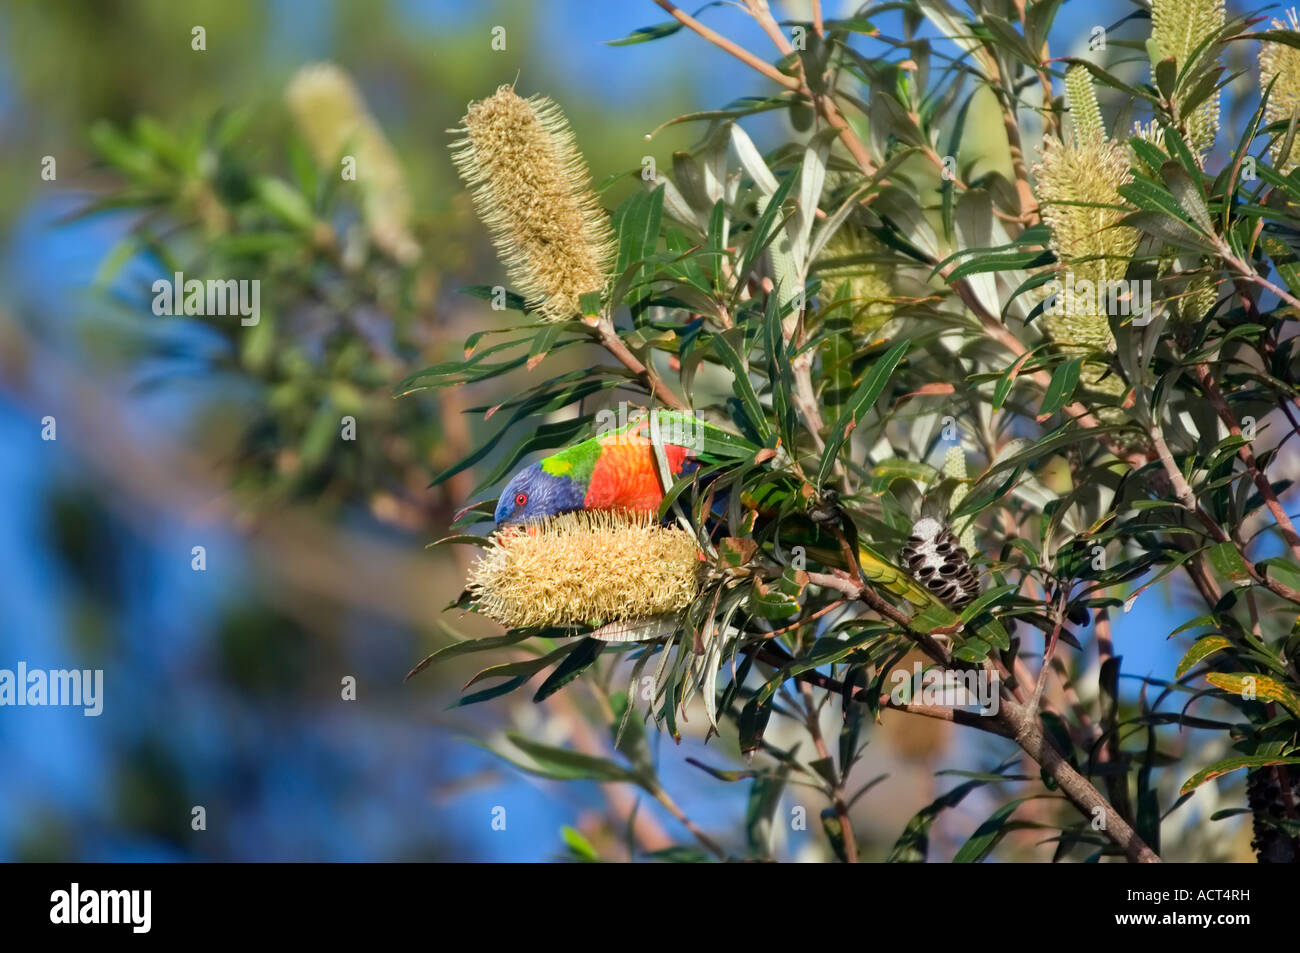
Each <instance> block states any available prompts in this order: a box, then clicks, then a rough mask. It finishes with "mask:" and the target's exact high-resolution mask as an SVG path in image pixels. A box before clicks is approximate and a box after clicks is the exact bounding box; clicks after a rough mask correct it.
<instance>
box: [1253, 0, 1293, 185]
mask: <svg viewBox="0 0 1300 953" xmlns="http://www.w3.org/2000/svg"><path fill="white" fill-rule="evenodd" d="M1287 19H1288V20H1289V21H1290V23H1283V22H1282V21H1281V20H1274V21H1273V23H1272V27H1273V29H1275V30H1300V18H1298V17H1297V16H1296V12H1295V9H1294V8H1292V9H1290V10H1288V11H1287ZM1274 77H1276V78H1277V82H1276V83H1273V79H1274ZM1269 83H1273V92H1272V93H1270V94H1269V97H1268V105H1267V106H1266V107H1265V109H1264V117H1265V118H1266V119H1267V120H1268V122H1269V123H1275V122H1283V123H1285V122H1290V121H1291V117H1292V116H1294V115H1296V113H1297V112H1300V50H1298V49H1296V48H1295V47H1294V46H1287V45H1286V44H1285V43H1269V42H1264V43H1261V44H1260V48H1259V89H1260V92H1261V93H1262V92H1263V91H1264V90H1266V89H1268V84H1269ZM1285 138H1286V137H1285V134H1283V135H1281V136H1279V141H1278V142H1277V143H1276V144H1274V146H1273V161H1274V162H1275V163H1276V162H1278V160H1279V159H1281V160H1282V161H1281V164H1280V165H1278V171H1279V172H1281V173H1282V174H1283V175H1289V174H1290V173H1291V171H1292V170H1293V169H1295V168H1296V167H1297V166H1300V145H1295V144H1292V146H1291V152H1290V155H1288V156H1286V157H1285V158H1283V157H1281V156H1280V155H1279V152H1280V149H1281V146H1282V143H1283V141H1285Z"/></svg>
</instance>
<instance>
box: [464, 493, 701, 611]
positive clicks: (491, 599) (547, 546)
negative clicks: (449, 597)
mask: <svg viewBox="0 0 1300 953" xmlns="http://www.w3.org/2000/svg"><path fill="white" fill-rule="evenodd" d="M702 567H703V562H702V561H701V559H700V551H699V547H698V545H697V544H696V542H695V538H694V537H693V536H692V535H691V534H690V533H688V532H687V531H686V530H684V529H681V528H679V527H676V526H661V525H660V524H659V523H658V522H656V521H655V520H654V519H653V518H652V517H649V516H633V515H622V514H618V513H610V512H603V511H595V512H585V511H584V512H577V513H565V514H563V515H561V516H556V517H552V518H551V519H548V520H546V521H545V522H540V523H533V524H525V525H523V526H515V527H510V528H508V529H506V530H503V531H501V532H499V533H497V534H496V535H495V536H494V537H493V538H492V544H491V546H490V547H489V548H488V549H487V550H486V552H485V553H484V554H483V555H482V556H481V557H480V558H479V560H478V561H477V562H475V564H474V565H473V566H472V567H471V569H470V576H469V590H470V593H471V594H472V596H473V598H474V602H475V608H476V609H477V610H478V611H480V612H482V613H483V614H484V615H487V616H489V617H491V618H492V619H495V620H496V621H497V622H500V623H501V624H502V625H505V626H509V627H510V628H521V627H524V626H542V625H561V626H562V625H602V624H606V623H610V622H634V621H637V620H641V619H646V618H650V617H653V616H659V615H665V614H669V613H674V612H677V611H679V610H681V609H684V608H686V606H688V605H690V603H691V601H692V600H693V599H694V598H695V597H696V595H697V594H698V593H699V591H700V573H701V569H702Z"/></svg>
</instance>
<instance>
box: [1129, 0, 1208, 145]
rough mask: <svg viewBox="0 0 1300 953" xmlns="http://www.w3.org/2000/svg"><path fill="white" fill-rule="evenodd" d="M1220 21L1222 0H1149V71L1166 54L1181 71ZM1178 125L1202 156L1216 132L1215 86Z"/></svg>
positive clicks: (1189, 143) (1152, 71) (1188, 142)
mask: <svg viewBox="0 0 1300 953" xmlns="http://www.w3.org/2000/svg"><path fill="white" fill-rule="evenodd" d="M1223 23H1224V13H1223V0H1152V2H1151V40H1150V43H1149V44H1148V46H1147V49H1148V52H1149V53H1150V56H1151V75H1152V76H1153V77H1154V76H1155V70H1156V64H1157V63H1159V62H1160V61H1161V60H1165V59H1170V58H1172V59H1173V60H1174V63H1175V64H1176V65H1177V67H1178V71H1179V72H1182V71H1183V69H1184V68H1185V67H1186V66H1187V61H1188V59H1189V57H1191V55H1192V53H1193V52H1194V51H1195V50H1196V48H1197V47H1198V46H1199V45H1200V44H1202V43H1203V42H1205V40H1206V39H1207V38H1209V37H1217V36H1218V35H1219V33H1220V32H1221V31H1222V30H1223ZM1202 52H1204V51H1202ZM1193 75H1197V76H1199V75H1200V74H1199V73H1197V74H1193ZM1194 86H1195V83H1185V84H1184V85H1183V90H1184V91H1187V90H1190V89H1192V88H1193V87H1194ZM1180 111H1181V109H1180ZM1182 128H1183V132H1184V134H1185V135H1186V138H1187V145H1188V146H1189V147H1191V150H1192V152H1194V153H1196V155H1197V156H1202V157H1203V156H1204V155H1205V153H1207V152H1209V151H1210V149H1211V147H1213V145H1214V140H1215V138H1216V137H1217V136H1218V134H1219V93H1218V91H1217V90H1216V91H1215V92H1214V93H1212V94H1211V95H1210V98H1209V99H1207V100H1206V101H1205V102H1203V103H1201V104H1200V105H1199V106H1197V107H1196V108H1195V109H1193V110H1192V113H1191V115H1190V116H1186V117H1184V118H1183V120H1182Z"/></svg>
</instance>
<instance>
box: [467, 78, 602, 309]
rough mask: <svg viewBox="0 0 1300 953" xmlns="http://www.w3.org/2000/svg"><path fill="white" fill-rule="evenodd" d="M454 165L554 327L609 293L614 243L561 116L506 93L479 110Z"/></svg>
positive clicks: (542, 102)
mask: <svg viewBox="0 0 1300 953" xmlns="http://www.w3.org/2000/svg"><path fill="white" fill-rule="evenodd" d="M463 123H464V126H463V128H462V129H461V130H457V131H459V132H464V134H465V138H463V139H461V140H459V141H457V142H455V143H453V144H452V160H453V161H454V162H455V164H456V168H457V170H458V171H459V172H460V176H461V178H462V179H464V180H465V183H466V184H467V185H468V186H469V187H470V188H471V190H472V195H473V200H474V208H475V210H476V211H477V212H478V214H479V217H480V218H481V219H482V220H483V223H484V224H485V225H487V227H488V230H489V231H490V232H491V233H492V241H493V243H494V244H495V245H496V248H497V253H498V254H499V255H500V256H501V260H502V262H503V263H504V264H505V266H506V271H507V273H508V274H509V276H510V280H511V282H512V283H513V284H514V285H515V287H516V289H517V290H518V291H519V292H520V294H522V295H523V296H524V298H525V299H527V300H529V301H535V302H538V303H539V307H540V310H541V315H542V317H543V318H545V319H546V320H548V321H563V320H566V319H567V318H571V317H573V316H574V315H576V314H578V313H579V311H580V309H581V303H580V299H581V296H582V295H584V294H588V293H591V292H601V291H603V290H604V288H605V284H606V281H607V278H608V272H609V269H610V267H611V264H612V261H613V256H614V250H615V241H614V234H613V231H612V229H611V228H610V224H609V218H608V216H606V214H605V212H604V210H603V209H602V208H601V207H600V203H599V202H598V201H597V199H596V194H595V193H594V192H593V191H592V189H591V185H590V180H589V177H588V173H587V168H586V165H585V164H584V162H583V160H582V155H581V153H579V152H578V149H577V146H576V145H575V144H574V140H573V133H572V131H571V130H570V129H569V124H568V122H567V121H566V120H565V118H564V114H563V113H562V112H561V111H560V108H559V107H558V106H557V105H556V104H555V103H554V102H552V101H551V100H550V99H547V98H546V97H544V96H533V97H531V98H529V99H522V98H520V97H519V96H518V95H516V94H515V91H514V90H513V89H512V88H511V87H509V86H502V87H501V88H499V89H498V90H497V91H496V93H495V94H493V95H492V96H489V97H488V98H487V99H482V100H479V101H478V102H476V103H471V104H470V107H469V112H468V113H466V115H465V118H464V120H463Z"/></svg>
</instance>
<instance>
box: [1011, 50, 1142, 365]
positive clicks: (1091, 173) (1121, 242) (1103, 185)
mask: <svg viewBox="0 0 1300 953" xmlns="http://www.w3.org/2000/svg"><path fill="white" fill-rule="evenodd" d="M1081 74H1082V75H1081ZM1066 94H1067V101H1068V103H1069V106H1070V110H1071V115H1072V116H1074V117H1075V119H1074V141H1073V143H1071V144H1069V145H1066V144H1065V143H1063V142H1061V141H1060V140H1059V139H1056V138H1055V137H1052V136H1049V137H1048V138H1047V140H1046V142H1045V145H1044V150H1043V159H1042V161H1041V162H1040V163H1039V164H1038V165H1037V166H1035V169H1034V171H1035V173H1036V175H1037V177H1038V187H1037V190H1036V191H1037V193H1038V201H1039V204H1040V205H1041V206H1042V209H1043V220H1044V221H1045V222H1046V223H1047V225H1048V227H1049V228H1050V229H1051V233H1052V234H1051V241H1050V245H1051V248H1052V251H1053V252H1055V253H1056V257H1057V258H1058V259H1060V261H1061V262H1062V264H1064V265H1065V266H1066V267H1067V268H1068V269H1069V270H1070V272H1071V273H1072V274H1073V277H1074V282H1075V283H1076V284H1077V283H1080V282H1083V281H1085V280H1086V281H1090V282H1092V283H1093V285H1094V286H1095V287H1102V286H1104V284H1105V283H1106V282H1111V281H1120V280H1122V279H1123V278H1124V273H1125V272H1126V271H1127V270H1128V265H1129V259H1130V258H1131V257H1132V255H1133V252H1134V251H1135V250H1136V249H1137V243H1138V233H1137V231H1136V230H1134V229H1132V228H1128V227H1125V226H1118V225H1116V223H1117V222H1118V221H1119V220H1120V219H1121V218H1123V217H1124V216H1125V215H1126V214H1127V212H1126V211H1125V209H1124V208H1123V207H1126V206H1128V202H1127V201H1126V200H1125V199H1124V197H1123V196H1122V195H1120V194H1119V187H1120V186H1121V185H1123V184H1124V183H1126V182H1129V181H1130V180H1131V179H1132V173H1131V172H1130V171H1129V162H1128V155H1127V152H1126V150H1125V148H1124V147H1123V146H1121V145H1120V144H1119V143H1118V142H1116V141H1115V140H1113V139H1107V138H1106V131H1105V129H1104V128H1103V127H1102V124H1101V115H1100V112H1099V111H1098V109H1097V100H1096V96H1095V95H1094V93H1093V90H1092V83H1091V81H1089V80H1088V79H1087V74H1086V71H1085V70H1084V69H1083V68H1082V67H1079V66H1075V67H1071V68H1070V70H1069V71H1068V72H1067V73H1066ZM1067 203H1084V204H1067ZM1089 205H1096V206H1121V208H1109V207H1102V208H1094V207H1089ZM1043 323H1044V325H1045V326H1046V328H1047V331H1048V333H1049V334H1050V335H1051V337H1052V339H1053V340H1055V341H1056V342H1057V343H1058V344H1061V345H1065V346H1067V347H1082V348H1095V349H1098V350H1103V351H1110V350H1113V349H1114V347H1115V339H1114V337H1113V336H1112V335H1111V333H1110V322H1109V320H1108V319H1107V315H1106V310H1105V308H1104V306H1099V304H1098V297H1097V296H1096V295H1093V296H1088V297H1081V296H1079V295H1078V294H1076V293H1075V292H1074V291H1073V290H1072V286H1071V285H1067V286H1066V288H1064V289H1063V290H1062V291H1061V292H1060V296H1059V297H1058V299H1057V304H1056V307H1053V308H1049V309H1047V311H1045V312H1044V314H1043Z"/></svg>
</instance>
